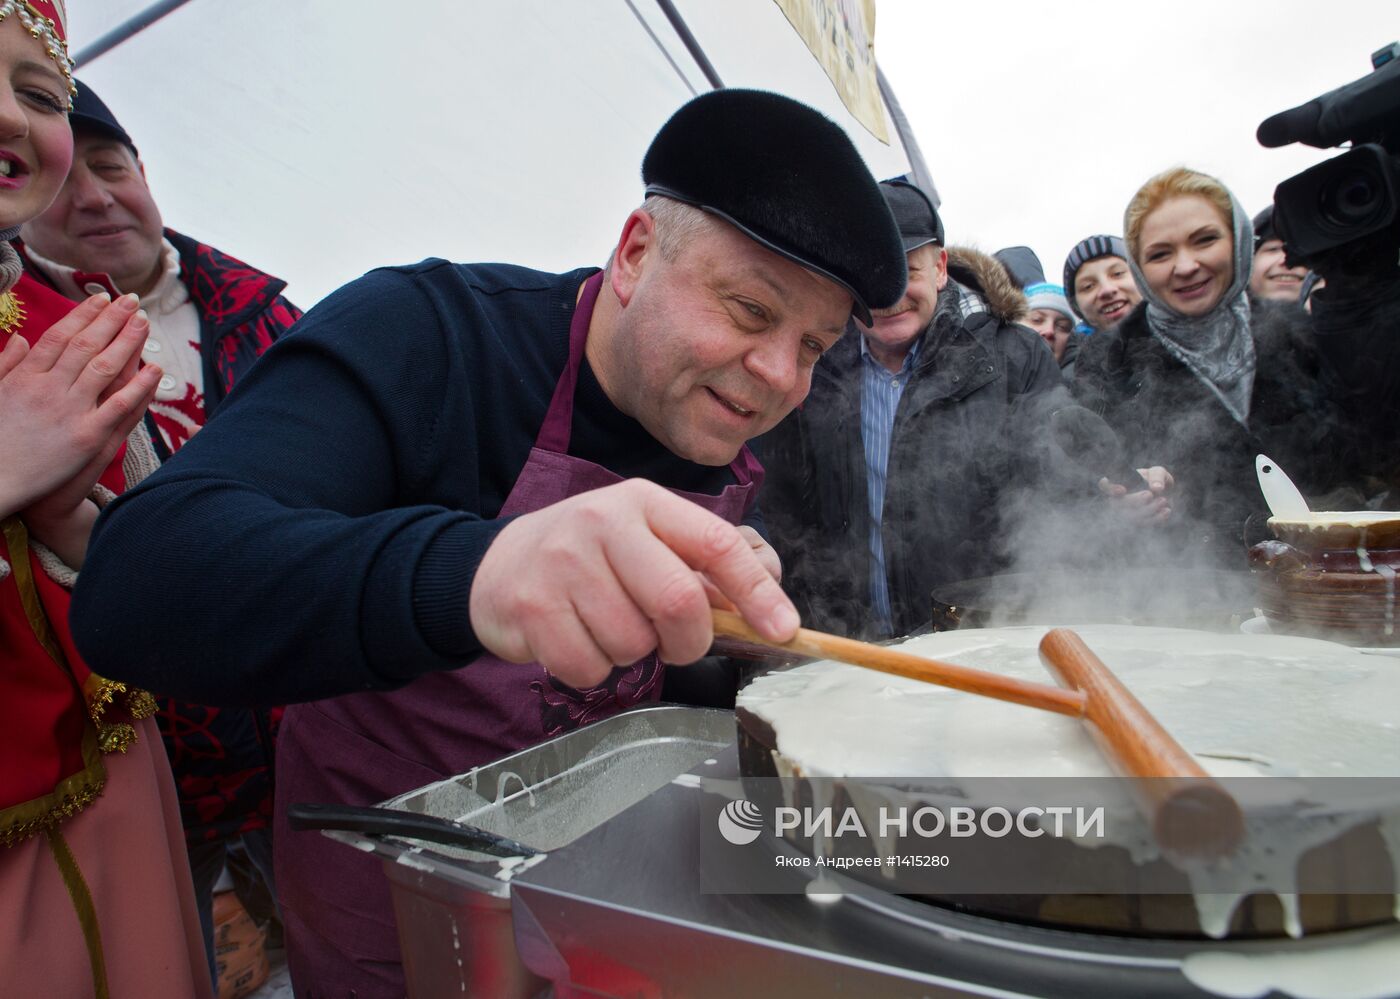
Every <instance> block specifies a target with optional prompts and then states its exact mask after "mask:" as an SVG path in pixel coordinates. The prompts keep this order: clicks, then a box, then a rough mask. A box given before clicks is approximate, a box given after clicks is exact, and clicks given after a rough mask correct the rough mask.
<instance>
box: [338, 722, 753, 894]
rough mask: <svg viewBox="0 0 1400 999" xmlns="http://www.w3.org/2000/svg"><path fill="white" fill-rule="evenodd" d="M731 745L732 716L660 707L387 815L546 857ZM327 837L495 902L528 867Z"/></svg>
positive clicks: (500, 763)
mask: <svg viewBox="0 0 1400 999" xmlns="http://www.w3.org/2000/svg"><path fill="white" fill-rule="evenodd" d="M733 741H734V715H733V713H732V712H729V711H720V710H710V709H698V708H687V707H680V706H676V705H665V704H662V705H654V706H650V707H645V708H638V709H636V710H633V711H628V712H624V713H623V714H620V715H615V716H613V717H611V718H606V719H604V720H602V721H600V722H596V723H595V724H592V725H588V726H585V727H583V728H580V729H576V730H574V731H572V732H568V733H566V734H564V735H561V736H559V737H557V738H555V739H551V740H550V741H548V742H544V743H541V744H539V745H538V746H531V747H530V748H529V749H523V750H521V751H520V752H518V753H514V754H512V755H510V756H507V757H504V758H503V759H500V760H497V761H495V762H494V763H489V764H486V765H485V766H481V767H477V768H476V769H474V770H470V771H468V772H467V773H464V774H459V775H458V776H456V777H451V778H449V779H447V780H444V781H439V782H438V783H436V784H429V785H427V786H426V787H421V788H418V789H417V790H414V791H409V792H408V793H406V794H401V795H399V796H398V797H396V798H391V799H389V800H388V801H385V802H383V803H382V805H381V806H380V807H383V808H390V809H395V810H398V811H404V812H411V813H417V814H422V815H433V816H437V817H438V818H445V819H454V820H456V821H458V822H461V823H464V824H466V825H469V826H474V827H476V828H478V829H483V830H485V831H487V832H492V833H497V834H499V835H502V836H506V837H508V838H510V839H513V840H517V841H519V842H521V843H524V844H526V845H528V846H531V847H534V848H535V849H537V850H541V851H544V852H545V853H548V852H549V851H551V850H557V849H559V848H560V847H563V846H567V845H568V844H569V843H572V842H574V840H576V839H578V838H579V837H580V836H582V835H584V834H585V833H587V832H589V831H591V830H593V829H596V828H597V827H598V826H601V825H602V824H603V823H605V822H607V821H608V820H609V819H611V818H613V817H615V816H617V815H618V814H620V813H621V812H623V811H625V810H626V809H627V808H630V807H631V806H632V805H635V804H636V803H637V802H639V801H641V800H642V799H643V798H645V797H647V796H648V795H649V794H651V793H652V792H654V791H656V790H658V789H659V788H662V787H664V786H666V784H668V783H669V782H670V781H671V779H672V778H674V777H676V776H678V775H679V774H683V773H685V772H687V771H689V770H690V769H692V768H693V767H696V766H698V765H699V764H701V763H702V762H704V760H705V759H706V758H707V757H710V756H713V755H714V754H715V753H716V752H718V751H719V750H721V749H723V748H724V747H725V746H728V745H729V744H730V743H732V742H733ZM325 835H327V836H329V837H330V838H332V839H336V840H339V841H340V842H343V843H347V844H349V845H351V846H354V847H356V848H358V849H361V850H365V851H369V852H373V853H376V854H378V855H379V856H381V857H383V858H384V859H385V860H390V861H396V862H399V863H403V864H405V865H406V866H410V867H414V868H419V869H426V870H432V871H435V872H436V873H438V874H440V875H441V876H443V877H445V878H447V879H449V880H452V881H456V882H459V883H462V884H465V885H468V886H470V887H472V888H476V889H478V890H486V891H490V892H492V893H493V894H498V895H505V894H507V893H508V891H509V889H508V881H509V877H508V875H509V874H510V873H511V871H512V870H514V869H515V868H518V867H521V866H523V865H521V864H519V863H518V862H517V863H512V862H511V861H510V860H506V861H502V860H501V859H500V858H495V857H489V856H486V855H485V854H480V853H475V852H472V851H470V850H464V849H457V848H454V847H451V846H441V845H431V846H425V845H424V844H422V843H421V842H419V841H415V840H412V839H407V838H400V837H396V836H366V835H363V834H361V833H357V832H351V831H342V830H335V831H327V832H326V833H325ZM503 875H504V876H503Z"/></svg>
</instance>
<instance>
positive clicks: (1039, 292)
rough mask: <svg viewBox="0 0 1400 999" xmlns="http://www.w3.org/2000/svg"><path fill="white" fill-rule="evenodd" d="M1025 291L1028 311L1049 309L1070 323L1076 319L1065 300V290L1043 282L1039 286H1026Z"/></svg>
mask: <svg viewBox="0 0 1400 999" xmlns="http://www.w3.org/2000/svg"><path fill="white" fill-rule="evenodd" d="M1025 291H1026V306H1027V309H1028V310H1029V309H1051V310H1053V311H1055V312H1058V313H1060V314H1061V315H1064V316H1066V317H1068V318H1069V321H1070V322H1074V321H1075V319H1076V318H1077V317H1076V316H1075V314H1074V310H1072V309H1071V308H1070V307H1069V300H1068V299H1066V298H1065V290H1064V289H1063V288H1061V287H1060V286H1059V285H1057V284H1050V283H1049V282H1048V281H1044V282H1041V283H1040V284H1029V285H1026V289H1025Z"/></svg>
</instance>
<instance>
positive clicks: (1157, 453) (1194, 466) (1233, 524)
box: [1072, 301, 1338, 569]
mask: <svg viewBox="0 0 1400 999" xmlns="http://www.w3.org/2000/svg"><path fill="white" fill-rule="evenodd" d="M1251 306H1252V312H1251V322H1250V333H1251V334H1252V335H1253V337H1254V349H1255V356H1256V358H1257V368H1256V371H1255V376H1254V389H1253V394H1252V396H1251V402H1250V411H1249V428H1248V429H1245V427H1243V426H1241V425H1240V424H1239V423H1238V422H1237V421H1236V420H1235V419H1234V418H1233V417H1231V415H1230V413H1229V412H1228V411H1227V410H1226V409H1225V407H1224V405H1223V404H1222V403H1221V402H1220V401H1219V399H1218V398H1217V397H1216V395H1215V393H1213V392H1212V391H1211V390H1210V389H1209V388H1208V387H1207V386H1206V385H1205V384H1204V383H1202V382H1201V380H1200V379H1199V378H1197V377H1196V375H1195V374H1193V373H1192V372H1191V370H1190V369H1188V368H1187V367H1186V366H1185V365H1184V364H1182V363H1181V362H1180V361H1178V360H1176V358H1174V357H1173V356H1172V355H1171V354H1170V353H1168V351H1167V349H1166V347H1164V346H1163V345H1162V342H1161V341H1160V340H1158V339H1157V338H1156V337H1154V336H1152V334H1151V333H1150V331H1149V330H1148V327H1147V320H1146V311H1147V307H1146V303H1143V304H1140V305H1138V307H1137V308H1135V309H1134V310H1133V311H1132V312H1131V313H1129V314H1128V316H1127V317H1126V318H1125V319H1124V320H1123V321H1122V322H1121V323H1119V324H1118V325H1117V326H1114V327H1112V328H1110V329H1108V330H1104V331H1102V332H1099V333H1095V334H1094V335H1093V336H1091V337H1088V338H1086V339H1085V340H1084V341H1083V343H1082V345H1081V347H1080V350H1079V356H1078V358H1077V361H1076V368H1075V378H1074V382H1073V386H1072V387H1073V391H1074V394H1075V396H1076V398H1077V399H1078V400H1079V402H1080V403H1081V404H1083V405H1084V406H1085V407H1087V408H1088V409H1091V410H1094V411H1095V412H1097V413H1099V414H1100V415H1101V416H1103V417H1104V419H1105V420H1106V421H1107V422H1108V424H1109V426H1111V427H1112V428H1113V429H1114V430H1115V431H1116V432H1117V433H1118V435H1119V436H1120V438H1122V440H1123V442H1124V445H1125V448H1126V451H1127V457H1128V458H1129V460H1130V461H1131V462H1132V463H1133V464H1134V465H1135V466H1137V467H1143V466H1148V465H1161V466H1163V467H1165V468H1166V469H1167V470H1168V471H1170V472H1171V473H1172V476H1173V477H1174V479H1175V486H1174V487H1173V490H1172V493H1171V496H1170V499H1171V504H1172V523H1171V525H1170V526H1169V527H1168V528H1167V529H1166V533H1167V534H1169V535H1171V537H1172V544H1171V547H1172V548H1173V549H1174V550H1176V551H1178V552H1179V553H1180V554H1181V556H1182V557H1183V558H1186V559H1190V560H1196V559H1198V558H1199V557H1200V556H1202V555H1206V556H1209V557H1210V559H1211V560H1212V561H1214V562H1216V564H1218V565H1221V566H1223V567H1227V568H1236V569H1239V568H1243V565H1244V562H1243V552H1244V548H1245V547H1246V540H1247V539H1246V522H1247V521H1250V519H1251V517H1253V521H1252V522H1251V523H1250V524H1249V533H1250V535H1251V537H1250V538H1248V540H1250V541H1253V540H1258V539H1259V537H1262V536H1263V533H1262V531H1263V521H1264V520H1265V519H1266V518H1267V507H1266V505H1265V503H1264V499H1263V495H1262V494H1261V493H1260V491H1259V486H1258V484H1257V479H1256V476H1255V469H1254V457H1255V455H1256V454H1260V453H1262V454H1267V455H1268V456H1269V457H1271V458H1272V459H1274V460H1275V461H1277V462H1278V463H1279V464H1280V465H1281V467H1282V468H1283V469H1284V470H1285V471H1286V472H1287V473H1288V474H1289V475H1290V476H1292V477H1293V479H1294V481H1295V482H1297V483H1298V486H1299V488H1300V489H1302V490H1303V492H1304V494H1305V495H1308V494H1311V495H1313V496H1317V495H1319V494H1321V493H1322V492H1324V491H1326V490H1329V489H1331V488H1332V487H1333V486H1335V485H1336V484H1337V479H1338V470H1337V467H1336V463H1335V461H1334V460H1333V456H1332V455H1329V453H1328V448H1327V440H1328V434H1329V430H1330V429H1332V428H1334V426H1335V424H1334V422H1333V420H1332V417H1331V416H1330V413H1331V411H1332V410H1331V404H1330V403H1329V401H1328V399H1327V393H1326V391H1325V390H1324V389H1323V386H1322V384H1321V382H1320V380H1319V363H1318V354H1317V346H1316V342H1315V339H1314V336H1313V329H1312V322H1311V319H1310V318H1309V317H1308V315H1307V313H1305V312H1304V311H1303V310H1302V309H1300V308H1298V307H1297V306H1294V305H1290V304H1287V303H1279V302H1271V301H1255V302H1252V303H1251ZM1255 535H1257V536H1255ZM1198 564H1199V563H1198Z"/></svg>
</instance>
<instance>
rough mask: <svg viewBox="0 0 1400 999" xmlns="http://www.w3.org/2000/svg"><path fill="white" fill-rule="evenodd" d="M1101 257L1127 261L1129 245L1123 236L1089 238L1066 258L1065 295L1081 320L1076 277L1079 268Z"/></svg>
mask: <svg viewBox="0 0 1400 999" xmlns="http://www.w3.org/2000/svg"><path fill="white" fill-rule="evenodd" d="M1099 257H1122V258H1123V259H1124V260H1127V259H1128V244H1127V243H1125V242H1123V237H1122V236H1089V237H1087V238H1085V239H1081V240H1080V241H1079V242H1078V243H1075V244H1074V249H1072V250H1070V251H1069V256H1067V257H1065V283H1064V289H1063V290H1064V295H1065V297H1066V298H1067V299H1068V300H1069V307H1070V308H1071V309H1073V310H1074V314H1075V315H1076V316H1078V317H1079V318H1080V319H1083V318H1084V313H1082V312H1080V311H1079V303H1078V302H1076V301H1075V300H1074V276H1075V275H1076V274H1078V273H1079V268H1081V267H1083V266H1084V265H1085V264H1087V263H1088V262H1089V261H1091V260H1097V259H1098V258H1099Z"/></svg>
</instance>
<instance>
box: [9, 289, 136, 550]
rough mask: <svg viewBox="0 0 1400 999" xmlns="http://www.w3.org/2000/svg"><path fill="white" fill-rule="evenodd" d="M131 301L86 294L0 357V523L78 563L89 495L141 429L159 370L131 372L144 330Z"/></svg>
mask: <svg viewBox="0 0 1400 999" xmlns="http://www.w3.org/2000/svg"><path fill="white" fill-rule="evenodd" d="M137 310H138V301H137V298H136V296H134V295H124V296H122V297H121V298H118V299H117V300H116V301H114V302H112V301H108V299H107V296H106V295H95V296H93V297H92V298H89V299H88V300H87V301H85V302H83V303H82V304H81V305H79V306H77V307H76V308H75V309H73V311H72V312H70V313H69V314H68V315H67V316H65V317H64V318H63V319H61V320H59V321H58V322H57V323H55V324H54V325H53V326H51V327H50V328H49V329H48V330H47V331H46V332H45V333H44V335H43V336H41V337H40V338H39V339H38V341H37V342H35V344H34V345H33V346H32V347H30V346H29V345H28V344H27V343H26V342H25V340H24V338H23V337H20V336H18V335H12V336H11V337H10V339H9V341H8V342H7V343H6V344H5V346H4V348H3V350H0V516H9V515H11V514H13V513H16V512H19V513H21V514H22V516H23V517H24V520H25V522H26V524H27V525H28V527H29V529H30V531H31V533H33V534H34V535H35V536H36V537H38V538H39V539H40V540H41V541H43V542H44V543H45V544H47V545H49V547H50V548H53V549H54V551H55V552H57V553H58V554H59V555H60V556H61V557H62V558H63V559H64V561H66V562H68V563H69V564H70V565H74V566H75V567H76V566H77V565H80V564H81V562H82V555H83V553H84V552H85V551H86V548H87V533H88V532H89V531H90V530H91V526H92V521H93V520H94V519H95V518H96V515H97V511H96V508H95V507H93V506H92V504H91V503H89V502H88V499H87V498H88V495H89V494H90V493H91V492H92V488H93V486H94V485H95V484H96V483H97V480H98V478H99V477H100V476H101V474H102V471H103V469H105V468H106V467H107V465H108V464H109V463H110V462H111V460H112V458H113V457H114V456H115V455H116V453H117V450H118V449H119V448H120V447H121V445H122V442H123V441H124V440H125V439H126V437H127V435H128V434H129V433H131V431H132V429H133V428H134V427H135V426H136V424H137V423H138V422H139V421H140V419H141V416H142V414H143V413H145V411H146V407H147V406H148V405H149V404H150V401H151V399H152V398H153V397H154V396H155V392H156V385H157V383H158V382H159V380H160V376H161V371H160V369H159V368H157V367H154V366H146V367H144V368H143V367H140V358H141V348H142V346H143V345H144V344H145V342H146V336H147V335H148V334H149V333H150V323H149V322H148V321H147V320H146V317H145V315H144V314H141V313H139V312H138V311H137Z"/></svg>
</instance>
